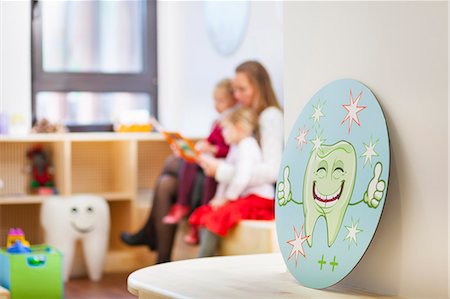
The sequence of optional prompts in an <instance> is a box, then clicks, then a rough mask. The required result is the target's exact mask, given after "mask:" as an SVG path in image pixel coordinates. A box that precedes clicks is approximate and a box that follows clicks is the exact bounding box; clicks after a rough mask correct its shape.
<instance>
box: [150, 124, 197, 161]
mask: <svg viewBox="0 0 450 299" xmlns="http://www.w3.org/2000/svg"><path fill="white" fill-rule="evenodd" d="M151 123H152V124H153V127H154V128H155V129H156V130H157V131H158V132H160V133H161V134H163V136H164V137H165V138H166V140H167V142H169V144H171V145H174V146H175V147H176V148H177V149H178V151H179V152H180V156H181V157H182V158H183V159H184V160H186V161H188V162H193V163H195V162H197V158H198V157H199V155H200V153H199V152H198V151H197V150H196V149H195V147H194V143H193V142H192V141H190V140H189V139H186V138H185V137H183V136H181V134H180V133H178V132H169V131H166V130H164V129H163V127H162V126H161V125H160V124H159V122H158V121H157V120H156V119H155V118H152V119H151Z"/></svg>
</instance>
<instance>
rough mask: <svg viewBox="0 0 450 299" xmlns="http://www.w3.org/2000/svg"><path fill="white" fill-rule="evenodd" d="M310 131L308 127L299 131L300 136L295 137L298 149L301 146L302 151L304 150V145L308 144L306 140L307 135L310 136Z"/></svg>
mask: <svg viewBox="0 0 450 299" xmlns="http://www.w3.org/2000/svg"><path fill="white" fill-rule="evenodd" d="M308 133H309V129H308V130H307V129H306V127H305V128H303V129H298V136H297V137H295V139H296V140H297V147H299V146H300V150H302V149H303V145H304V144H307V143H308V141H307V140H306V135H308Z"/></svg>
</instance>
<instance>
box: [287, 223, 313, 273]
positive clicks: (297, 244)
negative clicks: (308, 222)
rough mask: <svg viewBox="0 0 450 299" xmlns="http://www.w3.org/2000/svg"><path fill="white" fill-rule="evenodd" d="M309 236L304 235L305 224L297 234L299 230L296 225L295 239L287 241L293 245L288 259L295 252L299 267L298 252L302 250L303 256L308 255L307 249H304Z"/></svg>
mask: <svg viewBox="0 0 450 299" xmlns="http://www.w3.org/2000/svg"><path fill="white" fill-rule="evenodd" d="M308 238H309V236H305V237H303V225H302V228H301V229H300V234H297V231H296V229H295V226H294V239H293V240H290V241H288V242H287V243H288V244H289V245H291V246H292V250H291V254H290V255H289V257H288V260H289V259H290V258H291V257H292V256H293V255H294V254H295V266H296V267H297V262H298V253H299V252H300V254H301V255H303V257H306V255H305V250H304V249H303V243H304V242H305V241H306V240H307V239H308Z"/></svg>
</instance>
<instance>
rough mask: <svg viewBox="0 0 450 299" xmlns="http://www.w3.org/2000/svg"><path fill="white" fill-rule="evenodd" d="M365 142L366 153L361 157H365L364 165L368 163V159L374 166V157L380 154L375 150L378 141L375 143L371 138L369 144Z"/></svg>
mask: <svg viewBox="0 0 450 299" xmlns="http://www.w3.org/2000/svg"><path fill="white" fill-rule="evenodd" d="M363 144H364V147H365V148H366V151H365V152H364V154H362V155H361V157H365V159H364V165H366V163H367V161H369V164H370V166H372V157H376V156H378V154H377V153H376V152H375V146H376V145H377V142H375V143H373V142H372V140H370V142H369V145H367V144H365V143H363Z"/></svg>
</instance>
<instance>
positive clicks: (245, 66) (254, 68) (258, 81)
mask: <svg viewBox="0 0 450 299" xmlns="http://www.w3.org/2000/svg"><path fill="white" fill-rule="evenodd" d="M236 73H244V74H246V75H247V77H248V79H249V80H250V83H251V84H252V86H253V87H254V88H255V93H256V94H255V99H254V101H253V104H252V108H253V109H254V110H255V111H256V113H257V114H258V115H259V114H260V113H261V112H262V111H263V110H264V109H266V108H267V107H270V106H274V107H276V108H278V109H280V110H282V109H281V106H280V104H279V103H278V100H277V97H276V95H275V92H274V91H273V87H272V82H271V81H270V77H269V73H267V70H266V69H265V68H264V66H263V65H262V64H261V63H259V62H257V61H246V62H244V63H242V64H241V65H239V66H238V67H237V68H236Z"/></svg>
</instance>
